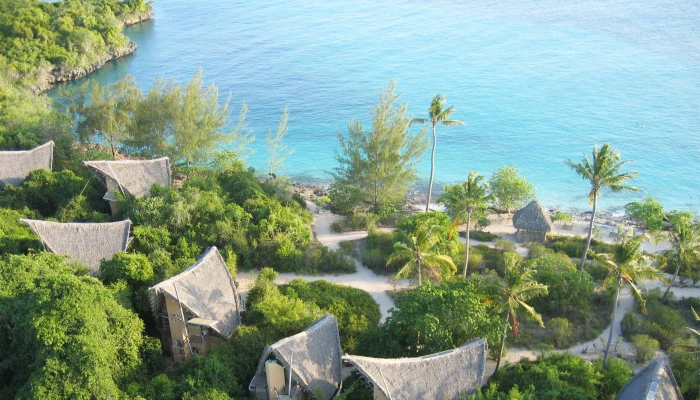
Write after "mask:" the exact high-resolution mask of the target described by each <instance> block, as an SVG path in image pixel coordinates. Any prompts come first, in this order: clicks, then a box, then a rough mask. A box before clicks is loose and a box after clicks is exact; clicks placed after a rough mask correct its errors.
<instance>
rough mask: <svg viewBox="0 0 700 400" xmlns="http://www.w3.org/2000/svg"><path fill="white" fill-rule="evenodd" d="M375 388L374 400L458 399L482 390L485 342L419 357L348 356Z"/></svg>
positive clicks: (472, 342)
mask: <svg viewBox="0 0 700 400" xmlns="http://www.w3.org/2000/svg"><path fill="white" fill-rule="evenodd" d="M343 359H344V360H346V361H350V362H351V363H353V364H354V365H355V366H356V367H357V369H358V371H360V373H362V375H364V376H365V377H366V378H367V380H369V381H370V382H371V383H372V385H373V386H374V398H375V399H377V400H383V399H391V400H401V399H406V400H409V399H444V400H448V399H455V400H456V399H459V398H461V397H464V396H468V395H470V394H473V393H475V392H476V391H477V389H479V388H480V387H481V383H482V380H483V378H484V369H485V367H486V340H485V339H476V340H472V341H471V342H468V343H465V344H463V345H462V346H460V347H458V348H456V349H453V350H447V351H443V352H441V353H437V354H431V355H428V356H423V357H416V358H399V359H381V358H369V357H360V356H345V357H343Z"/></svg>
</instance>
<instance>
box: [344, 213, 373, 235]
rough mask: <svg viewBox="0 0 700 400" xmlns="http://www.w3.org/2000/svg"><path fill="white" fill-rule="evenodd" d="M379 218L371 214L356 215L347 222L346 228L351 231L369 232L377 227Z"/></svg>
mask: <svg viewBox="0 0 700 400" xmlns="http://www.w3.org/2000/svg"><path fill="white" fill-rule="evenodd" d="M377 221H379V216H378V215H376V214H372V213H356V214H353V215H352V217H350V219H349V220H348V226H349V227H350V229H351V230H353V231H369V230H372V229H374V228H376V227H377Z"/></svg>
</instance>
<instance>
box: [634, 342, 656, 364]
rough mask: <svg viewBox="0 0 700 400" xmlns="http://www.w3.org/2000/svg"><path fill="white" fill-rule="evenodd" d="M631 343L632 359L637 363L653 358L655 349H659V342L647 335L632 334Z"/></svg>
mask: <svg viewBox="0 0 700 400" xmlns="http://www.w3.org/2000/svg"><path fill="white" fill-rule="evenodd" d="M632 345H634V350H635V356H634V359H635V361H636V362H637V364H643V363H645V362H647V361H649V360H651V359H652V358H654V354H655V353H656V350H658V349H659V342H658V341H657V340H656V339H652V338H650V337H649V336H648V335H634V336H632Z"/></svg>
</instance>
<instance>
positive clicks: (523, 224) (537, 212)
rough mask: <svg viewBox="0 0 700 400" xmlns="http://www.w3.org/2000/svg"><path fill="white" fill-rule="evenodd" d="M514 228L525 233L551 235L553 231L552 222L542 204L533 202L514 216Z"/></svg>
mask: <svg viewBox="0 0 700 400" xmlns="http://www.w3.org/2000/svg"><path fill="white" fill-rule="evenodd" d="M513 226H514V227H515V229H522V230H524V231H531V232H545V233H549V232H551V231H552V220H551V219H550V218H549V213H548V212H547V210H545V208H544V207H542V204H540V202H539V201H537V200H533V201H531V202H530V204H528V205H526V206H525V207H523V208H521V209H520V210H518V211H516V212H515V214H513Z"/></svg>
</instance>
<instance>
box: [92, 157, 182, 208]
mask: <svg viewBox="0 0 700 400" xmlns="http://www.w3.org/2000/svg"><path fill="white" fill-rule="evenodd" d="M85 166H87V167H88V168H90V169H91V170H93V171H95V173H96V174H97V176H99V177H100V178H101V179H102V182H103V183H104V184H105V186H107V193H106V194H105V195H104V199H105V200H107V201H109V204H110V206H111V207H112V213H114V212H116V204H115V202H116V199H117V198H116V195H115V193H116V192H117V191H119V192H120V193H122V194H130V195H132V196H134V197H148V195H149V194H150V192H151V186H152V185H153V184H154V183H157V184H159V185H161V186H170V184H171V174H170V160H169V159H168V158H167V157H162V158H158V159H155V160H116V161H85Z"/></svg>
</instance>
